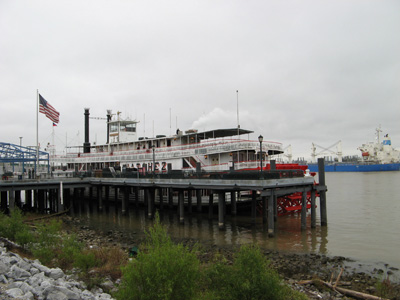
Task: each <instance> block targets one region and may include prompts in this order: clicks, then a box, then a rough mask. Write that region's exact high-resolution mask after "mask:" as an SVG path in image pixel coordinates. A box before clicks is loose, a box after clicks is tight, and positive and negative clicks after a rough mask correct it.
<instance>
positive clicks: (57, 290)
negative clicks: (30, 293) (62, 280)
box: [43, 286, 80, 300]
mask: <svg viewBox="0 0 400 300" xmlns="http://www.w3.org/2000/svg"><path fill="white" fill-rule="evenodd" d="M52 294H58V295H60V294H63V295H65V296H66V297H67V298H66V299H69V300H79V299H80V296H79V294H78V293H75V292H73V291H70V290H68V289H67V288H65V287H61V286H51V287H47V288H46V289H45V290H44V291H43V295H44V296H45V297H46V299H49V298H48V296H49V295H52ZM54 299H56V298H54ZM57 299H60V298H57ZM61 299H63V298H61Z"/></svg>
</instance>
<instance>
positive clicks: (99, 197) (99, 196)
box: [97, 185, 108, 212]
mask: <svg viewBox="0 0 400 300" xmlns="http://www.w3.org/2000/svg"><path fill="white" fill-rule="evenodd" d="M102 190H103V189H102V187H101V185H98V186H97V205H98V207H99V212H102V211H103V199H102V195H101V194H102ZM107 194H108V186H106V198H107Z"/></svg>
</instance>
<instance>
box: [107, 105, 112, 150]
mask: <svg viewBox="0 0 400 300" xmlns="http://www.w3.org/2000/svg"><path fill="white" fill-rule="evenodd" d="M111 116H112V111H111V109H109V110H107V144H109V143H110V121H111Z"/></svg>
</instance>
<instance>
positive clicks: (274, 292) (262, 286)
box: [207, 245, 307, 300]
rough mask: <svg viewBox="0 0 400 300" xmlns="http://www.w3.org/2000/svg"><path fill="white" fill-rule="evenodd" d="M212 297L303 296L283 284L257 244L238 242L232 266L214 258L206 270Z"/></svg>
mask: <svg viewBox="0 0 400 300" xmlns="http://www.w3.org/2000/svg"><path fill="white" fill-rule="evenodd" d="M207 274H208V277H209V288H210V290H211V291H213V295H214V299H232V300H234V299H235V300H236V299H241V300H247V299H248V300H250V299H251V300H262V299H307V298H306V297H305V296H304V295H301V294H300V293H297V292H295V291H293V290H291V289H290V288H289V287H288V286H286V285H284V284H283V283H282V281H281V279H280V278H279V276H278V273H277V272H276V271H275V270H273V269H272V268H270V267H269V262H268V260H267V259H266V258H265V257H264V255H263V254H262V253H261V251H260V249H259V248H258V247H257V246H254V245H252V246H242V247H241V249H240V251H239V252H238V253H237V254H236V256H235V260H234V263H233V265H232V266H229V265H227V264H226V263H225V262H223V261H222V262H217V263H215V264H214V265H213V266H212V267H211V268H210V269H209V270H208V273H207Z"/></svg>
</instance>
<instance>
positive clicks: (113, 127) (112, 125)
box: [110, 123, 118, 132]
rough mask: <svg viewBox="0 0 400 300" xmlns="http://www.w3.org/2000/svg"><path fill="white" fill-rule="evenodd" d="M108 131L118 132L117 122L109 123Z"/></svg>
mask: <svg viewBox="0 0 400 300" xmlns="http://www.w3.org/2000/svg"><path fill="white" fill-rule="evenodd" d="M110 132H118V124H117V123H112V124H110Z"/></svg>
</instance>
